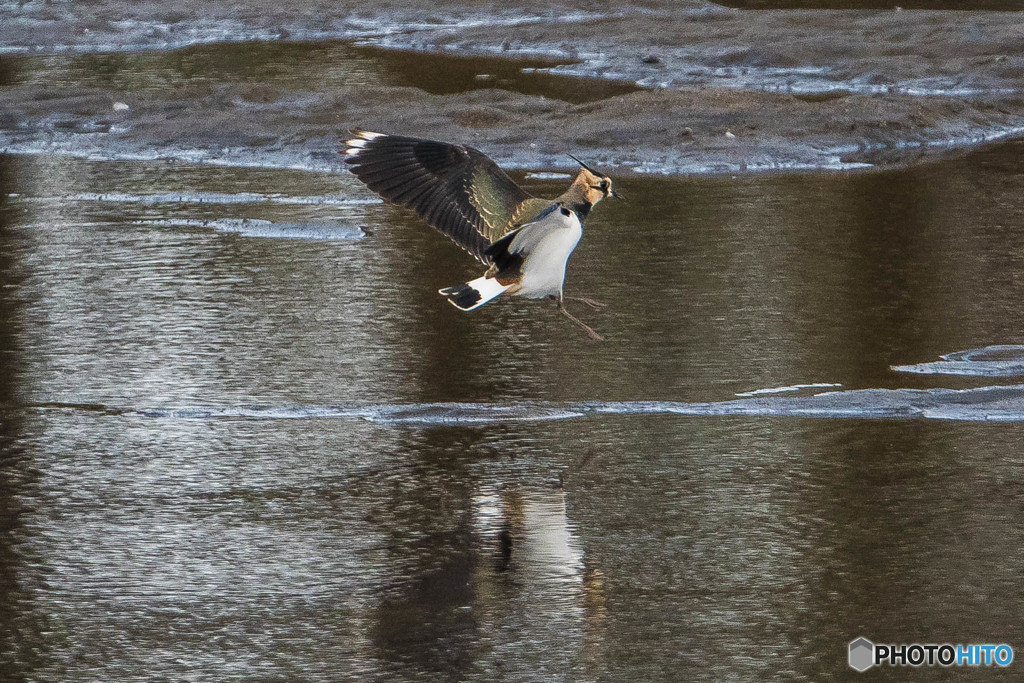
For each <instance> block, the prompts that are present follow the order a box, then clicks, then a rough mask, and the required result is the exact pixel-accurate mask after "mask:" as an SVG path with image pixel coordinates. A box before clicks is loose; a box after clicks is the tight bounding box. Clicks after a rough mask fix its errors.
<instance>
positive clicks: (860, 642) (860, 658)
mask: <svg viewBox="0 0 1024 683" xmlns="http://www.w3.org/2000/svg"><path fill="white" fill-rule="evenodd" d="M874 663H875V644H874V643H872V642H871V641H870V640H868V639H867V638H865V637H863V636H861V637H860V638H858V639H857V640H854V641H852V642H851V643H850V666H852V667H853V668H854V669H856V670H857V671H867V670H868V669H870V668H871V667H872V665H873V664H874Z"/></svg>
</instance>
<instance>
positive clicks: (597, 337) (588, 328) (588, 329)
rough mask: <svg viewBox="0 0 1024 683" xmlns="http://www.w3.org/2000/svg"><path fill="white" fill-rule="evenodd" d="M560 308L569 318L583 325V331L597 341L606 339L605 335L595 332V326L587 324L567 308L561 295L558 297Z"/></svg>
mask: <svg viewBox="0 0 1024 683" xmlns="http://www.w3.org/2000/svg"><path fill="white" fill-rule="evenodd" d="M558 310H559V311H561V312H562V313H563V314H564V315H565V317H567V318H568V319H569V320H571V321H573V322H574V323H576V324H577V325H579V326H580V327H582V328H583V331H584V332H586V333H587V336H588V337H590V338H591V339H594V340H596V341H604V337H602V336H601V335H599V334H598V333H597V332H595V331H594V328H593V327H591V326H590V325H588V324H586V323H585V322H583V321H582V320H580V319H579V318H577V317H576V316H574V315H573V314H572V313H570V312H569V311H567V310H566V308H565V301H564V300H563V298H562V297H561V296H560V297H558Z"/></svg>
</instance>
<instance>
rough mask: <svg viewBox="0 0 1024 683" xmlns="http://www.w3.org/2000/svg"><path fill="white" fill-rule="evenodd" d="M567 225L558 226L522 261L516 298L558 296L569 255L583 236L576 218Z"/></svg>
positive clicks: (560, 292) (560, 291)
mask: <svg viewBox="0 0 1024 683" xmlns="http://www.w3.org/2000/svg"><path fill="white" fill-rule="evenodd" d="M567 222H568V223H569V224H568V225H567V226H566V227H559V228H557V229H555V230H552V231H551V233H550V234H548V235H545V236H544V239H542V240H541V241H540V242H539V243H538V244H537V246H536V247H535V248H534V249H532V250H531V252H530V255H529V256H527V257H526V259H525V260H524V261H523V266H522V274H523V276H522V278H523V279H522V280H521V282H520V288H519V291H517V292H516V295H517V296H525V297H527V298H530V299H542V298H544V297H546V296H561V294H562V285H563V283H564V282H565V266H566V264H567V263H568V262H569V255H570V254H572V252H573V250H574V249H575V248H576V245H577V244H579V241H580V238H581V237H583V226H582V225H580V222H579V220H577V219H576V218H575V216H573V220H571V221H567Z"/></svg>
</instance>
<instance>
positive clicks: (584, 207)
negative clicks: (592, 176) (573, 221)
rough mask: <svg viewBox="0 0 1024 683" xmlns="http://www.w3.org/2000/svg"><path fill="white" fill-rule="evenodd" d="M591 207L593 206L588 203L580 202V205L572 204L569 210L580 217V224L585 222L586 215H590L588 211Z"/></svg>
mask: <svg viewBox="0 0 1024 683" xmlns="http://www.w3.org/2000/svg"><path fill="white" fill-rule="evenodd" d="M593 206H594V205H593V204H591V203H590V202H581V203H580V204H573V205H572V206H571V207H569V208H571V209H572V210H573V211H575V212H576V215H577V216H579V217H580V222H581V223H582V222H583V221H585V220H587V214H589V213H590V209H591V208H592V207H593Z"/></svg>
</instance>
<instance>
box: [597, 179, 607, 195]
mask: <svg viewBox="0 0 1024 683" xmlns="http://www.w3.org/2000/svg"><path fill="white" fill-rule="evenodd" d="M598 187H600V188H601V191H602V192H607V191H608V181H607V180H602V181H601V184H600V185H599V186H598Z"/></svg>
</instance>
